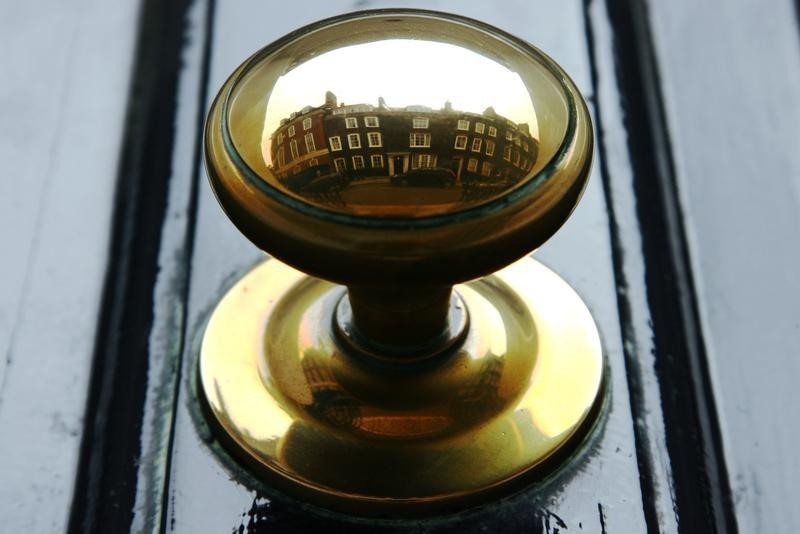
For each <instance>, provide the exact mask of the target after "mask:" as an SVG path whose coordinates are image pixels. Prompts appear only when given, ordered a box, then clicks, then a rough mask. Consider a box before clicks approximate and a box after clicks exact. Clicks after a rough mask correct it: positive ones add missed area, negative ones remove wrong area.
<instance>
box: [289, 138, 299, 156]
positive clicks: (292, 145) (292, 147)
mask: <svg viewBox="0 0 800 534" xmlns="http://www.w3.org/2000/svg"><path fill="white" fill-rule="evenodd" d="M289 150H291V151H292V159H297V156H298V152H297V139H292V141H291V142H290V143H289Z"/></svg>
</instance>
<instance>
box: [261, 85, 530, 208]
mask: <svg viewBox="0 0 800 534" xmlns="http://www.w3.org/2000/svg"><path fill="white" fill-rule="evenodd" d="M264 149H265V150H268V151H269V157H268V158H266V159H267V161H268V163H270V162H271V167H272V170H273V172H274V173H275V175H276V176H277V178H278V180H279V182H280V183H281V184H282V185H284V186H285V187H286V188H287V189H289V190H291V191H293V192H295V193H297V194H299V195H301V196H304V197H310V198H313V199H315V200H320V201H325V202H329V203H330V202H336V203H344V202H345V201H344V200H343V199H342V197H343V196H347V194H346V193H345V192H346V191H350V190H352V189H356V188H359V186H366V185H370V186H372V187H373V188H374V187H375V186H380V185H383V186H391V187H392V188H393V189H394V188H397V187H404V188H426V189H427V190H428V193H429V194H430V193H431V192H432V191H433V190H438V191H439V197H440V199H439V201H440V202H449V201H456V200H457V201H460V202H464V201H480V200H484V199H487V198H491V197H493V196H495V195H498V194H500V193H501V192H503V191H506V190H508V189H509V188H511V187H513V186H514V185H515V184H516V183H518V182H519V181H521V180H522V179H523V178H524V177H526V176H527V175H528V173H529V172H530V171H531V170H532V168H533V166H534V164H535V162H536V159H537V155H538V141H537V139H535V138H534V137H533V136H532V135H531V132H530V129H529V127H528V125H527V124H525V123H521V124H517V123H515V122H513V121H511V120H509V119H507V118H505V117H503V116H501V115H499V114H497V113H496V112H495V110H494V109H493V108H492V107H488V108H486V110H485V111H484V112H483V113H470V112H465V111H459V110H456V109H454V108H453V107H452V105H451V104H450V103H449V102H445V103H444V105H443V106H442V107H441V109H433V108H430V107H427V106H405V107H402V108H394V107H389V106H387V105H386V103H385V102H384V101H383V99H382V98H379V99H378V102H377V103H376V105H372V104H351V105H345V104H342V103H338V102H337V97H336V95H334V94H333V93H331V92H330V91H329V92H327V93H326V95H325V101H324V104H323V105H322V106H318V107H310V106H307V107H305V108H303V109H301V110H299V111H296V112H294V113H292V114H291V115H290V116H289V117H287V118H285V119H283V120H282V121H281V123H280V126H279V127H278V129H277V130H276V131H275V132H273V133H272V135H271V136H270V138H269V140H268V144H267V146H265V147H264ZM265 156H266V154H265ZM361 189H363V190H366V189H368V188H363V187H362V188H361ZM351 196H353V197H354V198H356V200H354V198H348V199H347V203H348V204H353V203H355V204H358V200H357V196H358V195H356V194H354V195H351ZM434 197H435V195H434ZM433 201H436V200H435V198H434V200H433ZM365 202H368V201H365Z"/></svg>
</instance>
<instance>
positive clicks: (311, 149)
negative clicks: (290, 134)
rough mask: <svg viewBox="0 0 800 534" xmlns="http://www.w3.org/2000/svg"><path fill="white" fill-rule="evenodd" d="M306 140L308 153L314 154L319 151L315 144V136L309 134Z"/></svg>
mask: <svg viewBox="0 0 800 534" xmlns="http://www.w3.org/2000/svg"><path fill="white" fill-rule="evenodd" d="M305 139H306V152H314V151H315V150H316V149H317V147H316V145H315V144H314V134H312V133H307V134H306V137H305Z"/></svg>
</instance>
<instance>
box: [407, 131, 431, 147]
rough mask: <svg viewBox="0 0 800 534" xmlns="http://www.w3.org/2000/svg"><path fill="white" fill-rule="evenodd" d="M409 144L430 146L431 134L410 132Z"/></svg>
mask: <svg viewBox="0 0 800 534" xmlns="http://www.w3.org/2000/svg"><path fill="white" fill-rule="evenodd" d="M409 145H410V146H412V147H414V146H416V147H420V146H421V147H429V146H431V134H429V133H412V134H411V135H410V139H409Z"/></svg>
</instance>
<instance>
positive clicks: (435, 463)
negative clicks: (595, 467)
mask: <svg viewBox="0 0 800 534" xmlns="http://www.w3.org/2000/svg"><path fill="white" fill-rule="evenodd" d="M592 147H593V145H592V129H591V121H590V118H589V114H588V112H587V109H586V105H585V103H584V101H583V99H582V98H581V96H580V94H579V92H578V90H577V89H576V87H575V85H574V83H573V82H572V81H571V80H570V79H569V77H568V76H567V75H566V74H565V73H564V72H563V71H562V70H561V68H560V67H559V66H558V65H556V64H555V63H554V62H553V61H552V60H551V59H550V58H548V57H547V56H546V55H544V54H543V53H542V52H540V51H538V50H537V49H535V48H534V47H532V46H531V45H529V44H527V43H525V42H523V41H520V40H519V39H516V38H514V37H513V36H510V35H508V34H506V33H504V32H502V31H500V30H497V29H495V28H492V27H490V26H487V25H485V24H482V23H479V22H476V21H472V20H468V19H464V18H461V17H456V16H452V15H445V14H440V13H432V12H425V11H414V10H379V11H370V12H361V13H354V14H350V15H345V16H340V17H336V18H333V19H328V20H325V21H322V22H319V23H316V24H312V25H310V26H307V27H305V28H303V29H301V30H299V31H297V32H294V33H292V34H290V35H288V36H286V37H284V38H283V39H280V40H279V41H277V42H275V43H273V44H271V45H269V46H267V47H266V48H264V49H262V50H260V51H258V52H256V53H255V54H254V55H253V56H252V57H250V58H249V59H248V60H247V61H245V62H244V63H243V64H242V65H241V66H240V67H239V68H238V69H237V70H236V71H235V72H234V73H233V74H232V75H231V77H230V78H229V79H228V80H227V82H226V83H225V84H224V86H223V87H222V89H221V90H220V92H219V94H218V96H217V98H216V100H215V101H214V104H213V106H212V108H211V111H210V113H209V117H208V121H207V125H206V138H205V148H206V160H207V168H208V173H209V177H210V179H211V184H212V187H213V189H214V191H215V193H216V195H217V198H218V200H219V202H220V204H221V205H222V206H223V208H224V209H225V211H226V212H227V214H228V216H229V217H230V218H231V220H232V221H233V222H234V224H235V225H236V226H237V227H238V228H239V229H240V230H241V231H242V232H243V233H244V234H245V235H246V236H247V237H248V238H249V239H250V240H251V241H253V242H254V243H255V244H256V245H258V246H259V247H260V248H262V249H263V250H265V251H267V252H269V253H270V254H271V255H272V256H273V257H274V258H276V259H270V260H267V261H266V262H264V263H263V264H261V265H260V266H258V267H256V268H255V269H254V270H252V271H251V272H250V273H248V274H247V275H245V276H244V277H243V278H242V279H241V280H240V281H239V282H238V283H237V284H236V285H235V286H234V287H233V288H232V289H231V290H230V291H229V292H228V293H227V294H226V295H225V297H224V298H223V299H222V300H221V302H220V303H219V304H218V306H217V308H216V309H215V310H214V313H213V315H212V317H211V318H210V320H209V323H208V327H207V329H206V333H205V337H204V339H203V344H202V349H201V355H200V365H199V370H200V372H199V377H200V382H199V383H200V390H201V392H202V394H203V397H204V399H205V404H206V406H207V408H208V412H209V420H210V421H211V422H212V423H213V425H214V426H215V428H217V430H218V432H217V435H218V436H219V437H220V439H221V441H223V442H224V443H225V444H226V445H227V448H228V450H229V451H230V452H231V453H233V455H234V456H236V457H237V458H238V459H239V460H240V461H242V462H244V463H246V464H247V465H248V466H249V467H250V468H251V469H252V470H253V471H254V472H255V473H256V475H257V476H258V477H259V478H261V479H262V480H265V481H266V482H267V483H268V484H270V485H272V486H276V487H278V488H280V489H282V490H283V491H286V492H288V493H291V494H294V495H300V496H301V497H302V498H304V499H307V500H309V501H312V502H315V503H318V504H321V505H323V506H327V507H331V508H335V509H340V510H346V511H349V512H355V513H359V514H383V513H392V514H397V513H399V514H419V513H421V514H425V513H430V512H432V511H437V510H443V509H450V508H453V507H461V506H465V505H469V504H471V503H475V502H480V500H481V499H485V498H486V497H487V496H489V495H491V494H495V493H497V492H498V491H504V490H507V489H509V488H513V487H515V486H518V485H519V484H523V483H524V482H525V481H529V480H531V477H535V476H536V474H537V473H539V474H541V473H543V472H544V470H546V469H552V468H553V467H554V466H555V464H556V463H557V461H556V460H558V459H559V458H563V457H564V455H565V454H564V453H565V452H567V451H569V450H570V449H571V448H572V447H574V445H575V444H576V443H578V442H579V441H580V440H581V439H582V438H583V437H585V435H586V431H587V429H588V428H590V427H591V426H592V422H593V421H594V420H595V415H596V414H597V412H598V409H597V408H598V405H599V403H600V402H599V400H600V398H601V397H602V395H601V394H600V392H601V389H602V388H601V384H602V373H603V365H602V354H601V348H600V342H599V337H598V334H597V330H596V327H595V325H594V322H593V320H592V318H591V316H590V314H589V312H588V310H587V309H586V306H585V305H584V304H583V302H582V301H581V300H580V298H579V297H578V296H577V295H576V294H575V293H574V292H573V291H572V289H571V288H570V287H569V286H568V285H567V284H566V283H565V282H564V281H563V280H561V279H560V278H559V277H558V276H557V275H556V274H554V273H552V272H551V271H549V270H548V269H546V268H545V267H543V266H541V265H540V264H538V263H536V262H535V261H533V260H531V259H523V260H519V258H522V257H524V256H525V255H526V254H528V253H529V252H530V251H532V250H534V249H535V248H537V247H538V246H539V245H541V244H542V243H543V242H544V241H546V240H547V239H548V238H549V237H550V236H551V235H552V234H553V233H554V232H555V231H556V230H557V229H558V228H559V227H560V226H561V225H562V224H563V223H564V221H565V220H566V219H567V217H568V216H569V214H570V212H571V211H572V209H573V208H574V207H575V205H576V203H577V202H578V199H579V197H580V195H581V193H582V191H583V188H584V186H585V183H586V180H587V177H588V173H589V167H590V164H591V158H592V150H593V148H592ZM516 260H519V261H516ZM512 262H513V263H512ZM287 264H288V265H287ZM509 264H511V265H510V266H508V267H506V268H504V269H503V270H501V271H498V272H494V271H496V270H497V269H500V268H502V267H504V266H506V265H509ZM289 265H291V266H292V267H289ZM295 269H296V270H295ZM303 273H306V274H303ZM492 273H494V274H492ZM308 275H310V276H308ZM344 286H347V287H346V289H345V287H344ZM454 286H455V289H454Z"/></svg>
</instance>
